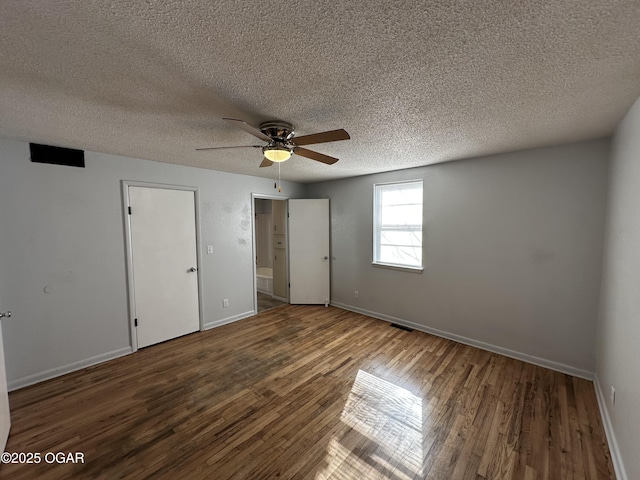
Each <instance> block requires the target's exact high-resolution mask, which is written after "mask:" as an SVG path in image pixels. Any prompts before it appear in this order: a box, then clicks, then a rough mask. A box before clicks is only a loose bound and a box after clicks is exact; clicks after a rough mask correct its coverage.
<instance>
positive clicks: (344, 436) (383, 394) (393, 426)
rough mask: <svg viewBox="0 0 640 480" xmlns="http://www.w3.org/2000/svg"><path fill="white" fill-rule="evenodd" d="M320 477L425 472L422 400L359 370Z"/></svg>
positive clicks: (408, 475) (408, 476) (395, 475)
mask: <svg viewBox="0 0 640 480" xmlns="http://www.w3.org/2000/svg"><path fill="white" fill-rule="evenodd" d="M340 420H341V421H342V428H341V429H340V431H339V432H338V433H337V434H336V435H334V436H333V438H332V439H331V440H330V442H329V444H328V446H327V455H326V458H325V465H324V467H323V468H322V470H321V471H319V472H317V473H316V479H318V480H321V479H329V478H331V479H345V480H346V479H362V478H376V477H377V478H394V479H413V478H414V476H416V475H421V474H422V399H421V398H420V397H417V396H415V395H413V394H412V393H411V392H409V391H408V390H406V389H404V388H402V387H399V386H397V385H394V384H393V383H390V382H388V381H386V380H383V379H381V378H379V377H376V376H375V375H371V374H369V373H367V372H364V371H362V370H359V371H358V374H357V376H356V379H355V382H354V383H353V387H352V388H351V392H350V393H349V398H348V399H347V402H346V404H345V406H344V409H343V410H342V414H341V416H340Z"/></svg>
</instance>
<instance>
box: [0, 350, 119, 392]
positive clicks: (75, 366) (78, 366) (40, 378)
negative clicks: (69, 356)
mask: <svg viewBox="0 0 640 480" xmlns="http://www.w3.org/2000/svg"><path fill="white" fill-rule="evenodd" d="M130 353H132V349H131V347H125V348H119V349H118V350H113V351H111V352H106V353H101V354H100V355H96V356H94V357H90V358H85V359H84V360H79V361H77V362H73V363H69V364H67V365H62V366H60V367H55V368H51V369H49V370H45V371H44V372H39V373H34V374H33V375H27V376H26V377H22V378H18V379H17V380H11V381H10V382H8V383H7V387H8V390H9V391H10V392H12V391H14V390H18V389H20V388H24V387H28V386H29V385H33V384H35V383H40V382H44V381H45V380H50V379H52V378H55V377H59V376H61V375H65V374H67V373H71V372H75V371H76V370H82V369H83V368H87V367H91V366H92V365H97V364H98V363H103V362H106V361H108V360H113V359H114V358H118V357H123V356H125V355H129V354H130Z"/></svg>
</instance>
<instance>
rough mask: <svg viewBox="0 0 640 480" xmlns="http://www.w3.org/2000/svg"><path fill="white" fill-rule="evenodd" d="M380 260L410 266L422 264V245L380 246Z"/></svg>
mask: <svg viewBox="0 0 640 480" xmlns="http://www.w3.org/2000/svg"><path fill="white" fill-rule="evenodd" d="M379 261H380V262H382V263H392V264H395V265H406V266H409V267H421V266H422V247H420V248H412V247H392V246H384V245H382V246H381V247H380V260H379Z"/></svg>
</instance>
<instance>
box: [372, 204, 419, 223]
mask: <svg viewBox="0 0 640 480" xmlns="http://www.w3.org/2000/svg"><path fill="white" fill-rule="evenodd" d="M380 224H381V225H380V226H385V225H422V205H401V206H383V207H382V216H381V219H380Z"/></svg>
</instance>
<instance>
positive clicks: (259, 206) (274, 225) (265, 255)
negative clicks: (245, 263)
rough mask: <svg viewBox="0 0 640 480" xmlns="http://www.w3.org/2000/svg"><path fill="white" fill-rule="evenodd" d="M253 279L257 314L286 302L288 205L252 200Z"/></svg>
mask: <svg viewBox="0 0 640 480" xmlns="http://www.w3.org/2000/svg"><path fill="white" fill-rule="evenodd" d="M253 212H254V216H253V218H254V222H253V230H254V237H253V238H254V254H255V259H254V276H255V280H254V283H255V290H256V299H255V310H256V312H257V313H260V312H263V311H265V310H269V309H271V308H275V307H278V306H281V305H284V304H285V303H288V301H289V281H288V242H287V202H286V200H282V199H281V198H269V197H260V196H255V195H254V198H253Z"/></svg>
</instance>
